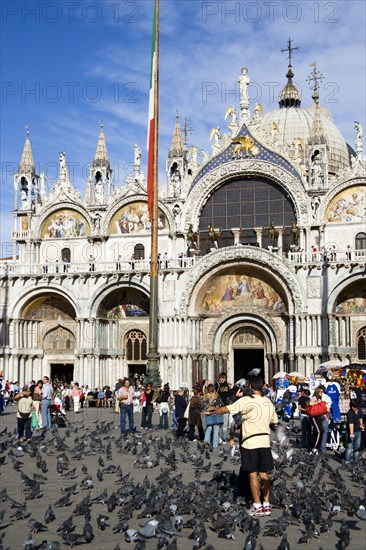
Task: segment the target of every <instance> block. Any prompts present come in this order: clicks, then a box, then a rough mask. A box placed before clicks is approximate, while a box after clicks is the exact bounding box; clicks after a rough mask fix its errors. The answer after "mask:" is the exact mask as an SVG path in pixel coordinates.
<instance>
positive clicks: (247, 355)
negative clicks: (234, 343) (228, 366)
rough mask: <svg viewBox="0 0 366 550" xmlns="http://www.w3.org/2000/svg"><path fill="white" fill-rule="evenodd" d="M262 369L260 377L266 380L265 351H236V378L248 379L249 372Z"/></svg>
mask: <svg viewBox="0 0 366 550" xmlns="http://www.w3.org/2000/svg"><path fill="white" fill-rule="evenodd" d="M254 368H257V369H261V372H260V373H259V376H262V378H264V349H263V348H262V349H234V378H235V382H236V381H237V380H240V378H246V377H247V374H248V372H249V371H251V370H252V369H254Z"/></svg>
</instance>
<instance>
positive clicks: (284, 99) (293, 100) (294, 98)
mask: <svg viewBox="0 0 366 550" xmlns="http://www.w3.org/2000/svg"><path fill="white" fill-rule="evenodd" d="M291 42H292V40H291V38H289V39H288V41H287V48H284V49H282V50H281V53H283V52H288V60H289V62H288V69H287V73H286V78H287V84H286V85H285V87H284V88H283V89H282V91H281V92H280V95H279V96H278V102H279V105H280V108H281V109H282V108H289V107H301V94H300V92H299V90H298V89H297V88H296V86H295V84H294V83H293V82H292V79H293V77H294V73H293V70H292V52H293V51H294V50H298V49H299V46H296V47H295V48H293V47H292V45H291Z"/></svg>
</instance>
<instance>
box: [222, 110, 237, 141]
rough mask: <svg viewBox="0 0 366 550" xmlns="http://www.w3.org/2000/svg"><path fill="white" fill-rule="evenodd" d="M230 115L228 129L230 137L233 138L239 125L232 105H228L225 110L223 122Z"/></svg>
mask: <svg viewBox="0 0 366 550" xmlns="http://www.w3.org/2000/svg"><path fill="white" fill-rule="evenodd" d="M229 115H230V117H231V118H230V122H229V124H228V128H229V130H230V132H231V137H234V136H235V135H236V134H237V133H238V130H239V124H238V117H237V115H236V110H235V107H234V105H229V107H228V108H227V109H226V113H225V120H226V119H227V117H228V116H229Z"/></svg>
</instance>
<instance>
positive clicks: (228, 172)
mask: <svg viewBox="0 0 366 550" xmlns="http://www.w3.org/2000/svg"><path fill="white" fill-rule="evenodd" d="M243 175H245V176H246V177H247V176H253V177H261V178H265V179H268V180H271V181H273V182H274V183H276V184H277V185H279V186H280V187H282V188H284V189H285V191H286V192H287V193H288V195H289V197H290V199H291V200H292V202H293V204H294V208H295V212H296V217H297V222H298V224H299V225H306V224H307V223H309V221H310V220H309V213H310V212H311V208H310V200H309V197H308V196H307V194H306V193H305V191H304V189H302V188H301V187H300V186H299V182H298V181H297V179H296V178H295V177H294V176H292V175H291V174H289V173H288V172H287V171H286V170H285V169H284V168H282V167H280V166H278V165H275V164H272V163H270V162H268V161H260V160H257V159H256V160H254V159H253V160H252V159H240V160H234V161H232V162H229V163H228V164H225V165H223V166H219V167H217V168H214V169H213V170H211V171H210V172H208V173H207V174H205V175H204V176H203V177H202V179H201V180H199V181H198V182H197V184H196V185H195V187H194V188H193V189H192V191H191V192H190V194H189V196H188V200H187V203H186V206H185V209H184V224H185V227H188V226H189V224H192V225H193V227H198V225H199V217H200V212H201V210H202V208H203V206H204V204H205V203H206V201H207V198H208V194H212V193H213V192H215V190H216V189H218V188H219V187H221V185H223V184H224V183H229V182H230V180H233V179H235V178H237V177H241V176H243Z"/></svg>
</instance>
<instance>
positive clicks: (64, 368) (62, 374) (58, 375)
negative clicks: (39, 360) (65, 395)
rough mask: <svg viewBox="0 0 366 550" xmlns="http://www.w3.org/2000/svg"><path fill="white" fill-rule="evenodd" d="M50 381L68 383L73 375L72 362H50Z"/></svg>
mask: <svg viewBox="0 0 366 550" xmlns="http://www.w3.org/2000/svg"><path fill="white" fill-rule="evenodd" d="M50 367H51V381H52V383H53V384H54V385H55V383H58V382H60V383H63V384H70V383H71V382H72V381H73V379H74V378H73V377H74V364H73V363H51V364H50Z"/></svg>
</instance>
